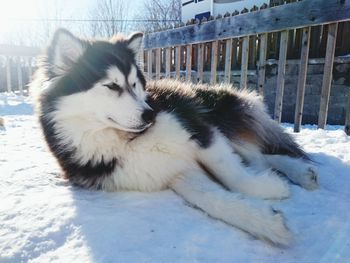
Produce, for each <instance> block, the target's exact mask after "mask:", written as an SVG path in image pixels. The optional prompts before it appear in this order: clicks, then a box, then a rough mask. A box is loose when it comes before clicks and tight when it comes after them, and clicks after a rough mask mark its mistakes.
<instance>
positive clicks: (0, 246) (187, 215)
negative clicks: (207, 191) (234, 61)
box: [0, 94, 350, 263]
mask: <svg viewBox="0 0 350 263" xmlns="http://www.w3.org/2000/svg"><path fill="white" fill-rule="evenodd" d="M32 112H33V110H32V107H31V106H30V104H29V102H28V101H27V99H26V98H19V97H12V96H11V95H8V94H7V95H4V94H2V95H0V116H2V117H3V118H4V119H5V127H6V129H5V130H0V200H1V201H0V202H1V203H0V262H27V261H30V262H327V263H328V262H349V259H350V239H349V237H350V190H349V188H350V187H349V186H350V139H349V137H347V136H346V135H345V134H344V132H343V131H342V128H343V127H334V126H331V127H328V130H326V131H324V130H317V129H316V127H314V126H304V127H303V129H302V132H301V133H300V134H295V135H294V136H295V137H296V139H297V141H298V142H299V143H300V144H301V145H302V146H303V147H304V148H305V149H306V150H307V151H308V152H310V153H311V155H312V157H313V158H314V159H315V160H316V161H317V162H318V163H319V165H318V166H319V173H320V184H321V188H320V189H319V190H316V191H313V192H308V191H305V190H304V189H301V188H299V187H297V186H294V185H291V186H290V187H291V192H292V196H291V198H289V199H287V200H283V201H281V202H278V201H271V204H273V206H274V207H276V208H277V209H280V210H282V211H283V212H284V214H285V216H286V218H287V222H288V226H289V227H290V229H291V231H292V232H293V233H294V235H295V241H294V243H293V244H292V245H291V246H290V247H289V248H287V249H282V248H276V247H273V246H271V245H269V244H267V243H264V242H262V241H260V240H256V239H254V238H253V237H251V236H249V235H248V234H246V233H244V232H242V231H240V230H238V229H236V228H234V227H231V226H229V225H226V224H224V223H222V222H220V221H217V220H214V219H212V218H209V217H208V216H206V215H205V214H203V213H202V212H201V211H198V210H196V209H193V208H191V207H188V206H187V205H186V203H184V202H183V201H182V199H180V198H179V197H178V196H176V195H175V194H174V193H173V192H171V191H163V192H157V193H149V194H146V193H138V192H122V193H104V192H95V191H87V190H82V189H78V188H75V187H72V186H71V185H69V184H68V183H67V182H66V181H64V180H62V179H61V178H60V177H59V169H58V166H57V164H56V163H55V161H54V159H53V158H52V157H51V155H50V154H49V153H48V151H47V148H46V146H45V144H44V141H43V139H42V137H41V133H40V129H39V127H38V125H37V122H36V118H35V117H34V116H33V115H32ZM285 127H286V129H287V130H288V131H289V132H291V131H292V127H291V125H285Z"/></svg>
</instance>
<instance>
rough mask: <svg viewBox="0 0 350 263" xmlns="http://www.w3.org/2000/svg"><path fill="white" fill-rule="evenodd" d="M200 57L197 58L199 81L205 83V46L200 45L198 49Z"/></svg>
mask: <svg viewBox="0 0 350 263" xmlns="http://www.w3.org/2000/svg"><path fill="white" fill-rule="evenodd" d="M197 51H198V56H197V59H198V61H197V81H198V82H203V57H204V44H199V45H198V48H197Z"/></svg>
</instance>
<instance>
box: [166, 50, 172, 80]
mask: <svg viewBox="0 0 350 263" xmlns="http://www.w3.org/2000/svg"><path fill="white" fill-rule="evenodd" d="M170 52H171V50H170V48H166V49H165V77H166V78H169V77H170V66H171V56H170Z"/></svg>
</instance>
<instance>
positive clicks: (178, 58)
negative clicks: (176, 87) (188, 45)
mask: <svg viewBox="0 0 350 263" xmlns="http://www.w3.org/2000/svg"><path fill="white" fill-rule="evenodd" d="M180 68H181V47H180V46H177V47H176V49H175V73H176V78H177V79H180Z"/></svg>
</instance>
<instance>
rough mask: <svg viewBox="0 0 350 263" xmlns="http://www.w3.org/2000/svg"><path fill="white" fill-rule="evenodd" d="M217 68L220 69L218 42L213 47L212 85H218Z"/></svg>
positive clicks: (213, 43)
mask: <svg viewBox="0 0 350 263" xmlns="http://www.w3.org/2000/svg"><path fill="white" fill-rule="evenodd" d="M217 68H218V41H214V42H212V46H211V66H210V84H215V83H216V75H217V74H216V71H217Z"/></svg>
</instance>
